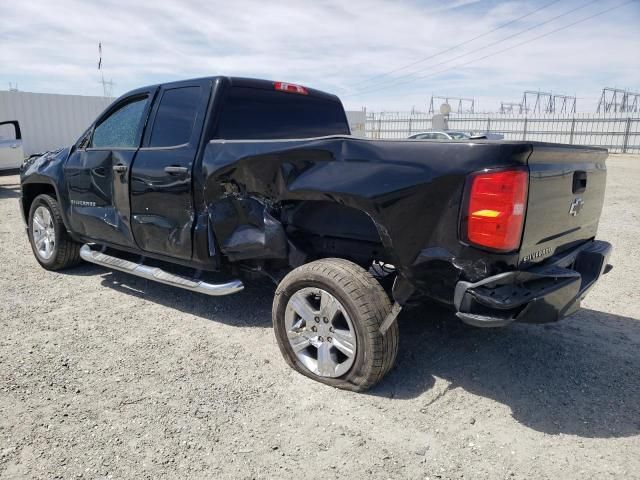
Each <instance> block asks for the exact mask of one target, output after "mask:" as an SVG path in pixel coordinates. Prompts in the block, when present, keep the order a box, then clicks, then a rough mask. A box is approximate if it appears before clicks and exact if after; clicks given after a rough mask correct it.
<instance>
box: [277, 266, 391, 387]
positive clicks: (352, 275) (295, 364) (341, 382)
mask: <svg viewBox="0 0 640 480" xmlns="http://www.w3.org/2000/svg"><path fill="white" fill-rule="evenodd" d="M307 287H313V288H321V289H323V290H325V291H327V292H329V293H330V294H331V295H333V296H334V297H335V298H336V299H337V300H338V301H339V302H340V303H341V304H342V306H343V307H344V308H345V310H346V311H347V313H348V315H349V317H350V319H351V322H352V324H353V327H354V329H355V333H356V339H357V346H356V353H355V359H354V361H353V364H352V366H351V368H350V369H349V370H348V371H347V372H346V373H345V374H344V375H342V376H341V377H337V378H333V377H326V376H320V375H317V374H315V373H314V372H312V371H311V370H309V369H308V368H307V367H305V366H304V365H303V364H302V363H301V362H300V360H299V359H298V357H297V356H296V354H295V353H294V351H293V348H292V346H291V344H290V342H289V340H288V337H287V327H286V325H285V311H286V308H287V304H288V303H289V300H290V298H291V296H292V295H294V294H295V293H296V292H297V291H299V290H301V289H303V288H307ZM390 311H391V302H390V301H389V297H388V295H387V294H386V293H385V291H384V289H383V288H382V286H381V285H380V283H379V282H378V281H377V280H376V279H375V278H374V277H373V276H372V275H371V274H370V273H369V272H367V271H366V270H364V269H363V268H361V267H359V266H358V265H356V264H354V263H352V262H349V261H347V260H343V259H339V258H326V259H322V260H317V261H315V262H311V263H308V264H305V265H302V266H301V267H298V268H296V269H295V270H293V271H292V272H290V273H289V274H288V275H287V276H286V277H285V278H284V279H283V280H282V281H281V282H280V284H279V285H278V288H277V289H276V293H275V298H274V300H273V310H272V319H273V326H274V330H275V335H276V339H277V341H278V346H279V347H280V351H281V352H282V355H283V356H284V359H285V360H286V362H287V363H288V364H289V366H290V367H291V368H293V369H294V370H296V371H298V372H299V373H302V374H303V375H305V376H307V377H309V378H312V379H313V380H316V381H319V382H322V383H325V384H327V385H331V386H333V387H337V388H342V389H346V390H352V391H358V392H360V391H364V390H367V389H368V388H371V387H372V386H374V385H375V384H377V383H378V382H379V381H380V380H381V379H382V378H383V377H384V375H385V374H386V373H387V372H388V371H389V370H390V369H391V368H392V367H393V364H394V362H395V359H396V354H397V352H398V336H399V333H398V324H397V322H393V324H392V325H391V327H390V328H389V329H388V330H387V331H386V332H385V334H384V335H383V334H381V333H380V325H381V324H382V322H383V321H384V319H385V318H386V316H387V315H388V314H389V312H390Z"/></svg>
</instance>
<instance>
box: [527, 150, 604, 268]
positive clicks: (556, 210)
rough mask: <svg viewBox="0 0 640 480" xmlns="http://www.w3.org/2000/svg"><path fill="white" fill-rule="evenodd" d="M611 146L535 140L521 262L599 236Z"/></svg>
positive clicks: (531, 260)
mask: <svg viewBox="0 0 640 480" xmlns="http://www.w3.org/2000/svg"><path fill="white" fill-rule="evenodd" d="M607 154H608V153H607V150H605V149H596V148H583V147H572V146H566V145H551V144H543V143H541V144H533V150H532V153H531V155H530V156H529V159H528V165H529V172H530V176H529V196H528V205H527V214H526V220H525V226H524V232H523V237H522V247H521V249H520V262H521V263H537V262H539V261H541V260H544V259H545V258H548V257H550V256H551V255H554V254H556V253H560V252H562V251H563V250H566V249H568V248H571V247H574V246H576V245H578V244H580V243H583V242H584V241H587V240H590V239H592V238H594V237H595V235H596V232H597V229H598V220H599V219H600V213H601V212H602V205H603V202H604V191H605V183H606V173H607V170H606V164H605V161H606V158H607Z"/></svg>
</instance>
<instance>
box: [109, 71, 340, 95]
mask: <svg viewBox="0 0 640 480" xmlns="http://www.w3.org/2000/svg"><path fill="white" fill-rule="evenodd" d="M194 80H198V81H202V80H209V81H211V82H212V83H215V82H228V84H229V85H230V86H233V87H245V88H260V89H264V90H273V88H274V83H275V82H276V81H274V80H264V79H259V78H245V77H226V76H222V75H219V76H214V77H198V78H189V79H184V80H176V81H173V82H166V83H157V84H154V85H146V86H144V87H140V88H136V89H134V90H131V91H129V92H127V93H125V94H124V95H122V96H121V97H120V98H124V97H128V96H130V95H135V94H137V93H144V92H148V91H150V90H155V89H156V88H158V87H170V86H174V85H175V86H176V87H177V86H179V85H180V84H184V83H187V82H191V81H194ZM287 83H291V82H287ZM304 88H305V89H306V90H307V91H308V92H309V95H310V96H312V97H317V98H325V99H327V100H333V101H340V99H339V98H338V97H337V96H336V95H333V94H331V93H327V92H323V91H322V90H316V89H315V88H309V87H307V86H306V85H304ZM286 95H291V94H290V93H286Z"/></svg>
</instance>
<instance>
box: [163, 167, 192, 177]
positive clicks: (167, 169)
mask: <svg viewBox="0 0 640 480" xmlns="http://www.w3.org/2000/svg"><path fill="white" fill-rule="evenodd" d="M164 171H165V172H167V173H168V174H169V175H179V174H183V175H184V174H185V173H189V169H188V168H187V167H177V166H175V165H171V166H169V167H164Z"/></svg>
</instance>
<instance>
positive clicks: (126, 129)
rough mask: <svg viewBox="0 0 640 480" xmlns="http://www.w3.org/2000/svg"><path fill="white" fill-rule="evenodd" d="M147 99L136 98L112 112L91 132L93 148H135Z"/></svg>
mask: <svg viewBox="0 0 640 480" xmlns="http://www.w3.org/2000/svg"><path fill="white" fill-rule="evenodd" d="M146 106H147V97H144V98H137V99H135V100H133V101H131V102H129V103H127V104H125V105H123V106H122V107H120V108H118V109H117V110H116V111H115V112H112V113H111V115H109V116H108V117H107V118H105V119H104V120H102V121H101V122H100V124H99V125H98V126H97V127H96V128H95V130H94V131H93V139H92V141H91V146H92V147H93V148H104V147H110V148H136V147H137V146H138V142H139V140H138V139H139V138H140V130H141V128H142V123H143V115H144V111H145V108H146Z"/></svg>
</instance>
